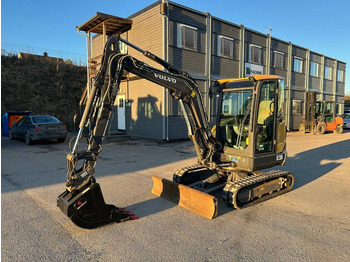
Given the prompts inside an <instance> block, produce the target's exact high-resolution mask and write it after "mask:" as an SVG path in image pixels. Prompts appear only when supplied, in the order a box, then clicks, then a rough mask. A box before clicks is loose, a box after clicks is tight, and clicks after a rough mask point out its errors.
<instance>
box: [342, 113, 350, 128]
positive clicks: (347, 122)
mask: <svg viewBox="0 0 350 262" xmlns="http://www.w3.org/2000/svg"><path fill="white" fill-rule="evenodd" d="M343 120H344V123H343V128H350V113H345V114H344V115H343Z"/></svg>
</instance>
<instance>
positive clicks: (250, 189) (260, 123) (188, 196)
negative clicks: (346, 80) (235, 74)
mask: <svg viewBox="0 0 350 262" xmlns="http://www.w3.org/2000/svg"><path fill="white" fill-rule="evenodd" d="M121 42H122V43H124V44H127V45H128V46H130V47H132V48H134V49H136V50H138V51H140V52H141V53H142V54H143V55H144V56H146V57H147V58H149V59H151V60H153V61H155V62H157V63H158V64H160V65H161V66H163V67H164V70H159V69H156V68H154V67H151V66H149V65H147V64H146V63H144V62H142V61H140V60H138V59H136V58H134V57H132V56H130V55H128V54H122V53H121V52H120V48H119V46H120V43H121ZM124 71H126V72H128V73H131V74H134V75H137V76H139V77H141V78H145V79H147V80H149V81H151V82H154V83H156V84H159V85H160V86H163V87H165V88H167V89H168V90H169V92H170V94H171V96H172V97H173V98H174V99H177V100H179V102H180V105H181V106H182V109H183V112H184V119H185V121H186V124H187V127H188V134H189V138H190V139H191V141H192V142H193V144H194V148H195V152H196V154H197V157H198V161H197V163H196V164H194V165H191V166H187V167H183V168H180V169H178V170H177V171H175V173H174V175H173V181H169V180H166V179H162V178H160V177H156V176H153V177H152V179H153V189H152V193H154V194H155V195H158V196H160V197H163V198H165V199H168V200H170V201H172V202H175V203H177V204H178V205H180V206H182V207H184V208H186V209H189V210H191V211H193V212H195V213H197V214H199V215H202V216H204V217H206V218H209V219H212V218H214V217H216V216H217V213H218V200H217V198H216V197H215V196H214V195H212V194H213V193H214V192H217V191H218V190H222V198H223V201H224V203H225V204H227V205H228V206H231V207H233V208H235V209H240V208H243V207H246V206H250V205H253V204H256V203H258V202H260V201H264V200H266V199H269V198H272V197H275V196H277V195H280V194H282V193H285V192H288V191H290V190H291V189H292V187H293V185H294V176H293V174H291V173H290V172H287V171H280V170H270V171H267V172H262V171H261V170H263V169H267V168H271V167H274V166H278V165H284V163H285V162H286V159H287V152H286V124H285V121H284V115H283V107H284V79H283V78H282V77H279V76H274V75H256V76H249V77H248V78H241V79H222V80H217V81H216V82H215V84H214V85H213V86H212V87H211V90H210V95H211V96H212V97H213V98H214V99H217V101H218V106H217V115H216V125H215V126H214V127H213V128H212V129H210V126H209V122H208V117H207V115H206V113H205V108H204V105H203V102H202V97H201V93H200V91H199V88H198V86H197V84H196V81H195V80H194V79H193V78H192V77H191V76H190V75H189V74H188V73H187V72H185V71H181V70H178V69H176V68H175V67H174V66H173V65H171V64H169V63H168V62H166V61H165V60H163V59H161V58H160V57H158V56H156V55H154V54H152V53H150V52H148V51H145V50H143V49H141V48H139V47H137V46H135V45H134V44H132V43H130V42H128V41H126V40H125V39H123V38H121V37H120V35H119V34H115V35H113V36H111V37H110V38H109V40H108V41H107V43H106V45H105V48H104V53H103V57H102V63H101V68H100V70H99V73H98V74H97V76H96V78H95V81H94V84H93V87H92V89H91V91H90V96H89V97H88V99H87V101H86V105H85V110H84V113H83V115H82V118H81V121H80V124H79V132H78V134H77V136H76V137H75V138H73V140H72V141H71V143H70V145H71V146H70V147H71V149H70V153H69V154H68V155H67V162H68V163H67V165H68V172H67V182H66V190H65V191H64V192H63V193H62V194H60V195H59V196H58V198H57V205H58V207H59V208H60V209H61V210H62V212H63V213H64V214H65V215H67V216H68V217H69V218H70V219H71V220H72V221H73V222H74V223H75V224H76V225H78V226H80V227H83V228H96V227H98V226H101V225H104V224H107V223H111V222H123V221H127V220H133V219H137V217H136V216H135V215H133V214H130V213H129V212H128V211H126V210H124V209H123V208H118V207H116V206H114V205H109V204H106V203H105V201H104V198H103V195H102V191H101V188H100V186H99V184H98V183H96V180H95V178H94V176H93V174H94V172H95V166H96V162H97V160H98V156H99V154H100V153H101V150H102V147H101V144H102V139H103V137H104V135H105V132H106V129H107V125H108V121H109V119H110V116H111V111H112V110H111V109H112V106H113V105H114V100H115V98H116V95H117V93H118V90H119V85H120V83H121V81H122V78H123V73H124ZM87 126H90V129H91V132H90V133H89V134H88V135H85V134H86V132H85V131H84V129H86V127H87ZM83 140H85V141H86V142H87V147H86V149H84V150H82V151H81V150H79V143H80V142H81V141H83ZM78 163H80V164H78Z"/></svg>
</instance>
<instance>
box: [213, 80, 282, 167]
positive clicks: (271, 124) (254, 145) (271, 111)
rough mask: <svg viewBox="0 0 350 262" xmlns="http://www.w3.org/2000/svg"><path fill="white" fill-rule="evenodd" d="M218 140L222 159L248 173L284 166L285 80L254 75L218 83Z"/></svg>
mask: <svg viewBox="0 0 350 262" xmlns="http://www.w3.org/2000/svg"><path fill="white" fill-rule="evenodd" d="M218 84H219V85H220V86H221V87H222V88H221V89H217V90H221V91H220V94H219V105H221V106H220V107H219V108H218V117H217V123H216V126H217V127H218V128H216V134H215V136H216V138H217V140H218V141H219V142H220V143H221V145H222V146H223V152H222V154H221V159H223V160H225V161H232V162H233V163H234V165H235V167H236V168H239V169H241V170H246V171H254V170H260V169H263V168H267V167H272V166H275V165H282V164H283V162H284V161H285V159H286V152H285V142H286V125H285V122H284V114H283V104H284V103H283V102H284V79H283V78H281V77H278V76H252V77H249V78H245V79H224V80H219V81H218Z"/></svg>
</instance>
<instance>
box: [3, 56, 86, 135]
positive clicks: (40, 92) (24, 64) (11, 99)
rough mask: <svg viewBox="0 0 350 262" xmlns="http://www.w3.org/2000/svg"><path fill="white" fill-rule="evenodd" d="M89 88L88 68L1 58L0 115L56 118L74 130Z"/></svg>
mask: <svg viewBox="0 0 350 262" xmlns="http://www.w3.org/2000/svg"><path fill="white" fill-rule="evenodd" d="M85 85H86V68H85V67H78V66H74V65H72V64H65V63H63V62H57V61H49V60H45V59H35V58H26V59H18V58H17V57H16V56H2V57H1V112H2V113H4V112H6V111H12V110H21V111H22V110H23V111H25V110H27V111H32V113H33V114H49V115H53V116H56V117H57V118H59V119H60V120H61V121H63V122H65V123H66V124H67V127H68V130H69V131H72V130H73V118H74V114H75V113H78V112H79V100H80V97H81V94H82V92H83V89H84V87H85Z"/></svg>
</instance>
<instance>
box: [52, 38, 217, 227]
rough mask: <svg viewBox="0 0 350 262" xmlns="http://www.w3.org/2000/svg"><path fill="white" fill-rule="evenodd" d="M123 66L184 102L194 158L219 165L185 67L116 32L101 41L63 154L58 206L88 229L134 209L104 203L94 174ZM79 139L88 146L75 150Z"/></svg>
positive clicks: (125, 217)
mask: <svg viewBox="0 0 350 262" xmlns="http://www.w3.org/2000/svg"><path fill="white" fill-rule="evenodd" d="M120 42H123V43H125V44H127V45H129V46H130V47H132V48H134V49H136V50H138V51H139V52H141V53H143V54H144V55H145V56H146V57H148V58H150V59H152V60H153V61H155V62H157V63H158V64H160V65H162V66H163V67H164V70H159V69H156V68H154V67H151V66H149V65H147V64H146V63H144V62H142V61H140V60H138V59H136V58H134V57H132V56H130V55H128V54H122V53H120V49H119V46H120ZM124 71H127V72H129V73H132V74H135V75H137V76H139V77H141V78H144V79H147V80H149V81H151V82H153V83H156V84H159V85H161V86H163V87H165V88H167V89H169V91H170V94H171V96H172V97H173V98H175V99H177V100H179V101H180V102H181V103H182V104H183V108H184V117H185V119H186V123H187V127H188V134H189V137H190V139H191V140H192V141H193V143H194V145H195V149H196V153H197V156H198V163H199V164H201V165H202V166H205V167H207V168H210V169H215V168H216V166H217V165H218V163H217V162H216V159H215V153H216V152H217V151H219V150H220V149H221V144H220V143H219V142H217V140H216V139H215V138H214V137H213V136H212V133H211V131H210V127H209V123H208V120H207V119H208V118H207V116H206V113H205V110H204V106H203V102H202V97H201V94H200V91H199V88H198V86H197V84H196V82H195V80H194V79H193V78H192V77H191V76H190V75H189V74H188V73H187V72H183V71H180V70H178V69H176V68H174V67H173V66H172V65H171V64H169V63H168V62H166V61H164V60H163V59H161V58H159V57H157V56H156V55H154V54H152V53H150V52H148V51H145V50H142V49H141V48H139V47H137V46H135V45H133V44H132V43H130V42H128V41H126V40H124V39H122V38H121V37H120V36H119V35H113V36H112V37H110V38H109V40H108V42H107V43H106V45H105V48H104V54H103V57H102V63H101V68H100V71H99V73H98V74H97V76H96V79H95V81H94V85H93V87H92V89H91V91H90V95H89V97H88V99H87V102H86V105H85V110H84V113H83V116H82V118H81V121H80V124H79V132H78V135H77V137H76V138H75V141H74V144H72V143H70V144H72V146H71V151H70V153H69V154H68V155H67V166H68V172H67V182H66V191H65V192H64V193H62V194H61V195H60V196H59V197H58V206H59V207H60V208H61V210H62V211H63V212H64V213H65V214H66V215H67V216H69V217H70V218H71V219H72V221H73V222H75V223H76V224H77V225H79V226H81V227H87V228H93V227H97V226H99V225H102V224H106V223H109V222H122V221H124V220H129V219H134V218H135V216H133V214H128V213H127V212H125V211H123V210H120V209H118V208H117V207H115V206H113V205H107V204H105V203H104V200H103V196H102V192H101V189H100V187H99V185H98V184H97V183H96V181H95V178H94V177H93V174H94V172H95V166H96V161H97V160H98V155H99V153H100V152H101V150H102V146H101V145H102V140H103V137H104V135H105V133H106V130H107V126H108V121H109V119H110V116H111V112H112V106H113V105H114V101H115V98H116V95H117V93H118V91H119V86H120V83H121V81H122V78H123V73H124ZM87 127H89V129H90V130H91V132H90V133H89V135H88V136H85V135H84V133H85V132H84V130H86V129H87ZM83 140H86V141H87V147H86V148H85V149H84V150H79V144H80V142H81V141H83ZM112 218H113V219H112Z"/></svg>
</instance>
